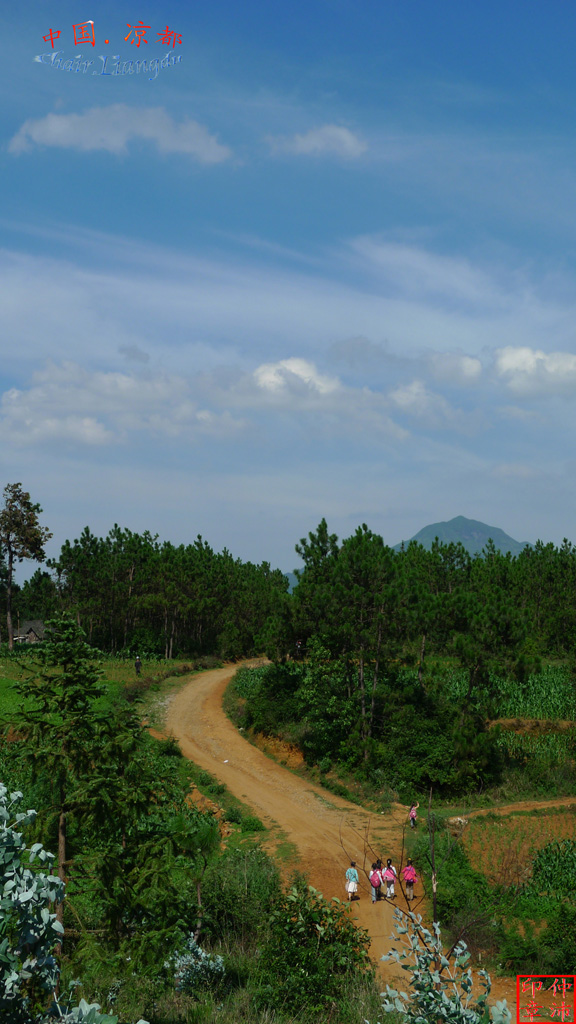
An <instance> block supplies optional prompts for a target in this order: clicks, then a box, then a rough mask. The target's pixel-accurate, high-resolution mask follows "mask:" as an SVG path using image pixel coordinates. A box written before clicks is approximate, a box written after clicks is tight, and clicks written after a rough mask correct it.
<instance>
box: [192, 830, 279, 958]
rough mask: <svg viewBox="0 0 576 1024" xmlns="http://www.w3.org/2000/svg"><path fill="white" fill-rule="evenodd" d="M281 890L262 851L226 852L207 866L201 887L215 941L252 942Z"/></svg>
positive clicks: (271, 866) (269, 862)
mask: <svg viewBox="0 0 576 1024" xmlns="http://www.w3.org/2000/svg"><path fill="white" fill-rule="evenodd" d="M279 890H280V876H279V873H278V869H277V867H276V865H275V864H274V862H273V861H272V860H271V859H270V857H268V855H267V854H266V853H265V851H264V850H262V849H260V848H259V847H253V848H252V849H250V850H246V849H238V850H226V851H225V853H224V854H223V855H222V857H221V858H220V859H219V860H218V862H217V863H215V864H211V865H209V867H208V869H207V871H206V874H205V876H204V881H203V884H202V899H203V904H204V908H205V914H206V919H205V920H206V924H207V926H208V927H209V928H210V931H211V933H212V935H214V936H216V937H217V938H222V939H224V938H226V940H230V939H238V940H239V941H240V942H241V943H249V944H250V943H252V942H255V941H256V939H257V937H258V935H259V934H260V931H261V929H262V926H263V923H264V922H266V921H267V920H268V917H269V915H270V912H271V910H272V909H273V908H274V906H275V904H276V901H277V899H278V893H279Z"/></svg>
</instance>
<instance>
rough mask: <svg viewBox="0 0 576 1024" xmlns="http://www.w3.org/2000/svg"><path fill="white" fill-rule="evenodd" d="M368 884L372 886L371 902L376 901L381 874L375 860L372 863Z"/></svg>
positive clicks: (380, 883)
mask: <svg viewBox="0 0 576 1024" xmlns="http://www.w3.org/2000/svg"><path fill="white" fill-rule="evenodd" d="M370 885H371V886H372V903H376V900H377V899H378V897H379V895H380V886H381V885H382V874H381V872H380V869H379V867H378V862H377V861H375V863H374V864H373V865H372V870H371V872H370Z"/></svg>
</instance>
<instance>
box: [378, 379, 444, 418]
mask: <svg viewBox="0 0 576 1024" xmlns="http://www.w3.org/2000/svg"><path fill="white" fill-rule="evenodd" d="M389 397H390V400H391V402H392V403H393V404H394V405H395V406H396V408H397V409H398V410H399V411H400V412H402V413H405V414H406V415H408V416H414V417H416V418H417V419H423V420H427V421H428V422H429V423H430V424H433V425H439V424H441V423H446V422H447V421H450V420H453V419H454V415H455V414H454V410H453V409H452V407H451V406H450V404H449V402H447V401H446V399H445V398H444V397H443V396H442V395H438V394H436V393H435V392H433V391H429V390H428V389H427V388H426V386H425V384H423V382H422V381H421V380H413V381H412V382H411V383H410V384H407V385H405V386H403V387H399V388H396V389H395V390H394V391H392V392H390V396H389Z"/></svg>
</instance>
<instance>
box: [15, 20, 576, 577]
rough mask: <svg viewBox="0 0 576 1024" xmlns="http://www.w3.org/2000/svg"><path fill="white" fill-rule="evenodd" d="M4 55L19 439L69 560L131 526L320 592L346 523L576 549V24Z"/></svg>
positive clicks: (44, 48)
mask: <svg viewBox="0 0 576 1024" xmlns="http://www.w3.org/2000/svg"><path fill="white" fill-rule="evenodd" d="M4 6H5V7H6V6H7V5H4ZM89 20H93V22H94V32H95V43H96V45H95V46H94V47H92V45H91V44H90V42H86V43H82V44H78V45H76V46H75V45H74V39H73V29H72V26H73V25H74V24H76V25H78V24H80V23H82V22H86V21H89ZM139 22H143V23H144V24H145V25H149V26H150V28H149V29H148V30H147V33H146V38H147V40H148V42H147V43H144V42H142V44H141V45H140V47H136V46H135V45H131V43H130V40H128V42H125V41H124V38H123V37H124V36H125V35H126V34H127V33H128V32H129V28H128V27H127V26H135V25H136V24H137V23H139ZM167 25H168V26H169V28H170V30H171V31H176V32H177V33H180V35H181V37H182V42H181V43H177V44H176V45H175V46H174V47H171V46H167V45H165V44H163V43H162V42H161V41H160V40H159V39H158V34H159V33H161V32H163V31H164V29H165V28H166V26H167ZM2 27H3V51H2V75H1V77H0V124H1V151H0V161H1V187H2V197H3V202H2V207H1V212H0V234H1V238H0V308H1V310H2V319H1V328H0V330H1V334H0V337H1V342H0V346H1V355H2V359H1V364H0V443H1V445H2V454H3V463H4V476H5V481H6V482H14V481H16V480H21V481H22V482H23V484H24V485H25V487H26V489H28V490H29V491H30V492H31V494H32V496H33V497H34V499H35V500H36V501H39V502H40V503H41V504H42V506H43V508H44V509H45V516H44V520H45V522H46V524H47V525H49V526H50V528H51V529H52V530H53V532H54V540H53V542H52V553H56V552H57V550H58V549H59V546H60V544H61V543H62V542H63V540H64V539H65V538H67V537H68V538H71V537H74V536H78V535H79V533H80V532H81V530H82V528H83V527H84V525H86V524H88V525H90V527H91V528H92V529H93V530H95V531H96V532H99V533H101V532H106V531H107V530H108V529H109V528H110V527H111V526H112V525H113V524H114V522H118V523H120V524H121V525H123V526H127V527H129V528H130V529H133V530H144V529H149V530H151V531H152V532H157V533H159V534H160V536H161V537H162V538H166V539H170V540H173V541H174V542H187V541H192V540H193V539H194V538H195V537H196V535H197V534H198V533H201V534H202V536H203V537H205V539H206V540H208V541H209V543H210V544H212V546H213V547H215V548H217V549H221V548H222V547H224V546H226V547H228V548H229V549H230V550H231V551H232V552H233V553H234V554H235V555H237V556H239V557H241V558H243V559H251V560H254V561H261V560H263V559H266V560H269V561H271V562H272V563H273V564H274V565H279V566H280V567H282V568H284V569H291V568H292V567H293V566H294V565H296V564H297V563H298V559H297V557H296V555H295V554H294V544H295V543H296V542H297V541H298V539H299V538H300V537H301V536H303V535H305V534H306V533H307V532H308V531H309V530H313V529H315V527H316V525H317V524H318V522H319V520H320V519H321V518H322V516H325V517H326V518H327V519H328V522H329V525H330V527H331V529H332V530H334V531H335V532H336V533H338V534H339V535H340V536H347V535H349V534H350V533H351V532H352V531H353V530H354V529H355V527H356V526H357V525H359V524H360V523H361V522H366V523H368V525H369V526H371V527H372V529H374V530H376V531H377V532H379V533H381V534H382V535H383V536H384V538H385V540H386V541H387V542H388V543H390V544H394V543H396V542H397V541H399V540H400V539H402V538H407V537H410V536H412V535H413V534H414V533H415V532H416V531H417V530H418V529H420V528H421V527H422V526H424V525H426V524H427V523H430V522H435V521H437V520H444V519H450V518H452V517H453V516H455V515H465V516H469V517H470V518H475V519H481V520H483V521H485V522H488V523H490V524H492V525H496V526H500V527H501V528H503V529H504V530H506V531H507V532H508V533H510V534H511V535H512V536H514V537H515V538H516V539H518V540H529V541H534V540H536V539H537V538H538V537H541V538H543V539H545V540H553V541H555V542H560V541H561V540H562V538H563V537H564V536H568V537H569V538H570V539H572V540H576V529H574V526H573V522H574V517H573V509H574V502H575V498H576V485H575V479H576V474H575V468H576V465H575V456H574V445H573V433H574V425H575V424H574V420H575V406H574V402H575V397H576V344H575V331H576V274H575V271H576V267H575V261H576V243H575V228H576V205H575V203H574V194H575V189H576V173H575V155H576V142H575V137H574V126H575V100H576V61H575V59H574V49H575V44H576V8H575V7H574V5H572V4H568V3H566V2H564V0H562V2H560V0H549V2H547V3H546V4H544V3H543V2H542V0H536V2H533V0H523V2H516V0H506V2H504V3H502V2H501V0H500V2H498V3H496V2H486V0H484V2H483V3H482V4H474V5H472V4H470V3H457V2H456V0H379V2H378V3H376V2H362V0H356V2H354V3H352V2H348V0H309V2H307V3H306V4H303V3H299V2H297V3H279V2H277V0H267V2H266V3H264V2H254V0H244V3H243V4H241V5H238V4H232V3H229V2H224V0H215V2H212V3H210V4H209V5H187V4H186V5H185V4H183V3H182V4H167V5H165V6H163V5H160V4H158V3H154V4H151V3H138V4H135V5H131V4H125V3H117V2H115V3H113V4H112V3H109V2H106V0H101V2H99V3H98V5H93V7H92V9H91V8H90V5H89V4H87V3H85V2H84V0H75V2H74V3H50V5H47V4H46V3H43V2H31V3H27V4H26V6H25V9H22V8H21V6H20V5H19V6H18V7H17V5H14V10H13V11H12V12H8V13H6V12H4V13H3V18H2ZM50 29H52V30H53V32H54V33H55V32H56V31H58V30H59V31H60V33H61V35H60V37H59V38H58V39H57V40H56V44H55V49H54V51H53V50H52V47H51V44H50V40H48V41H47V42H44V40H43V38H42V37H43V36H44V35H47V34H48V32H49V30H50ZM131 38H133V36H132V37H131ZM106 39H108V40H109V42H108V43H107V44H106V43H105V40H106ZM56 52H59V58H61V60H62V62H63V63H62V66H61V67H58V66H53V65H52V64H51V63H50V60H51V57H49V56H45V57H44V58H43V60H41V61H35V60H34V57H36V56H42V55H45V54H54V53H56ZM170 54H172V55H173V57H174V58H175V57H180V58H181V59H180V61H179V62H178V63H174V64H173V65H171V66H164V67H161V66H160V67H158V65H157V63H155V64H153V65H152V66H150V67H149V64H150V61H156V62H157V61H159V60H161V59H162V58H166V57H167V56H168V55H170ZM76 55H78V60H77V61H76V63H75V64H73V65H72V70H64V68H65V67H66V65H65V64H64V62H65V61H66V60H72V59H73V58H75V57H76ZM104 57H108V61H107V63H106V65H104ZM59 58H57V59H59ZM137 59H138V60H142V59H145V60H146V61H147V62H148V63H147V70H146V73H144V71H143V70H142V69H140V71H139V72H138V73H137V74H136V73H134V66H133V64H130V63H128V62H130V61H132V62H133V61H135V60H137ZM88 60H93V61H94V64H93V65H91V66H88V65H86V64H85V63H84V65H83V62H86V61H88ZM164 63H165V64H166V63H167V61H166V60H165V62H164ZM68 66H70V65H68ZM84 67H85V70H84ZM75 68H78V69H79V70H78V71H76V70H74V69H75ZM114 69H116V70H120V71H124V73H123V74H116V75H111V74H105V75H103V74H102V73H101V71H102V70H114ZM130 70H132V72H133V73H132V74H129V71H130ZM95 72H96V73H95Z"/></svg>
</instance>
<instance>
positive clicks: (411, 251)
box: [351, 236, 505, 307]
mask: <svg viewBox="0 0 576 1024" xmlns="http://www.w3.org/2000/svg"><path fill="white" fill-rule="evenodd" d="M351 249H352V251H353V252H354V253H356V254H357V256H358V257H359V258H360V260H361V261H362V263H363V265H364V267H365V268H366V269H370V270H371V272H372V273H374V272H377V273H378V274H379V275H380V276H381V277H383V278H385V279H386V280H387V282H388V283H389V284H392V285H395V286H396V287H398V288H400V289H401V290H402V291H403V292H405V293H406V294H408V295H414V294H416V295H418V296H420V297H421V298H423V297H424V296H442V297H443V298H444V299H446V300H448V301H449V302H451V303H454V301H455V300H458V301H460V302H466V303H473V304H477V303H484V302H489V303H490V305H491V307H494V305H500V304H501V303H502V301H503V300H504V298H505V292H504V291H503V290H502V289H501V288H500V286H499V285H497V284H496V281H495V279H494V277H492V276H490V274H488V273H486V272H485V271H484V270H482V269H481V268H479V267H475V266H474V265H473V264H471V263H470V262H469V261H468V260H466V259H465V258H463V257H454V256H444V255H442V254H440V253H437V252H428V251H427V250H425V249H422V248H417V247H416V246H411V245H403V244H400V243H398V242H386V241H380V240H378V239H377V238H372V237H370V236H361V237H359V238H356V239H354V240H353V241H352V242H351Z"/></svg>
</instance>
